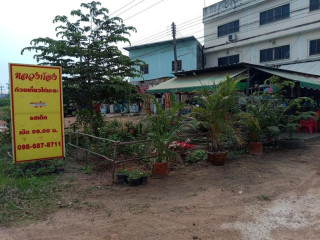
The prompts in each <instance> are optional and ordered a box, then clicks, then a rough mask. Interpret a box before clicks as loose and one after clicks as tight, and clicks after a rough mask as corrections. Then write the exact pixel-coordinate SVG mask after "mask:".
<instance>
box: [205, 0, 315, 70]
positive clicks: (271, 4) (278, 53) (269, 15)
mask: <svg viewBox="0 0 320 240" xmlns="http://www.w3.org/2000/svg"><path fill="white" fill-rule="evenodd" d="M203 24H204V35H205V37H204V55H205V67H206V68H208V67H216V66H223V65H229V64H233V63H238V62H246V63H252V64H260V65H270V66H273V65H282V64H288V63H293V62H301V61H302V62H304V61H313V60H320V0H223V1H220V2H218V3H216V4H213V5H211V6H208V7H206V8H204V9H203Z"/></svg>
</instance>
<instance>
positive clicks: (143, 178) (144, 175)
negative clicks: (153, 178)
mask: <svg viewBox="0 0 320 240" xmlns="http://www.w3.org/2000/svg"><path fill="white" fill-rule="evenodd" d="M150 175H151V171H145V170H140V176H141V178H140V184H141V185H144V184H146V183H147V182H148V178H149V176H150Z"/></svg>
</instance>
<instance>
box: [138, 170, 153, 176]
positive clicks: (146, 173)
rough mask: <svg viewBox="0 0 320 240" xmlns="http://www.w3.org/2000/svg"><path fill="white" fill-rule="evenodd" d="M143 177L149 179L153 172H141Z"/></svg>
mask: <svg viewBox="0 0 320 240" xmlns="http://www.w3.org/2000/svg"><path fill="white" fill-rule="evenodd" d="M140 175H141V177H149V176H150V175H151V171H150V170H149V171H145V170H140Z"/></svg>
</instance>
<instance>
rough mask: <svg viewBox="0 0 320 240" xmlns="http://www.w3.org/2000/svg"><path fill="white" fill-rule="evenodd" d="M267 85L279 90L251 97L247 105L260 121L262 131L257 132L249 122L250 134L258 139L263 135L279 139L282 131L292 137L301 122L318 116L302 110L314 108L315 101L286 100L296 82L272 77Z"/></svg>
mask: <svg viewBox="0 0 320 240" xmlns="http://www.w3.org/2000/svg"><path fill="white" fill-rule="evenodd" d="M265 83H266V84H268V85H269V86H272V87H273V89H277V90H276V91H273V92H271V93H269V92H263V91H260V92H256V93H255V94H254V96H252V97H251V99H250V101H249V102H248V104H247V112H248V114H249V115H251V116H252V117H253V118H255V119H256V120H257V121H258V123H259V127H260V129H259V131H257V129H255V128H252V126H251V125H250V122H249V123H248V125H247V126H248V131H249V133H256V137H257V138H258V137H259V136H260V134H261V133H263V134H266V135H267V136H269V137H277V136H278V135H279V134H280V132H281V131H285V132H290V133H291V136H292V132H294V131H296V129H297V124H298V123H299V120H301V119H308V118H313V117H314V116H317V114H316V113H315V112H313V111H305V110H303V109H302V106H303V105H309V106H313V105H314V100H312V99H310V98H308V97H298V98H294V99H286V98H285V94H286V91H287V90H288V89H290V88H291V89H293V88H294V85H295V84H294V82H292V81H287V80H282V79H280V78H279V77H275V76H272V77H271V78H269V79H267V80H266V81H265ZM316 120H317V118H316Z"/></svg>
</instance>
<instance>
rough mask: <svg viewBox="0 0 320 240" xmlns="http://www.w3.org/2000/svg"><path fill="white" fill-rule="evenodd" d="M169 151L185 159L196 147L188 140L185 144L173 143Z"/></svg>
mask: <svg viewBox="0 0 320 240" xmlns="http://www.w3.org/2000/svg"><path fill="white" fill-rule="evenodd" d="M169 149H170V150H172V151H175V152H176V153H178V154H179V155H180V156H181V157H182V158H183V159H184V158H185V157H186V155H187V153H188V152H189V151H190V150H191V149H194V145H193V144H191V143H190V139H186V140H185V141H183V142H180V141H173V142H172V143H171V144H170V145H169Z"/></svg>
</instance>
